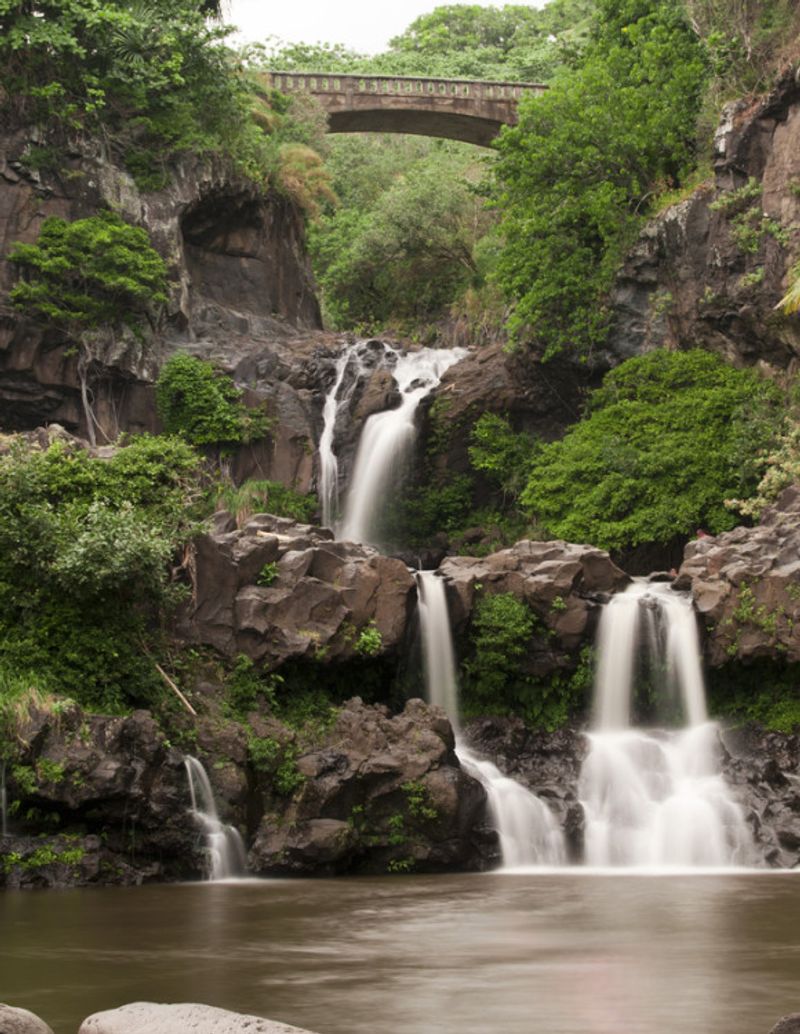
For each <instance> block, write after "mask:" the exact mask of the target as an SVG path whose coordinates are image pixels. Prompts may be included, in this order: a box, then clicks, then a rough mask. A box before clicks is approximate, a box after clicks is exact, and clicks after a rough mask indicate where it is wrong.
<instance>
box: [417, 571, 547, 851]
mask: <svg viewBox="0 0 800 1034" xmlns="http://www.w3.org/2000/svg"><path fill="white" fill-rule="evenodd" d="M417 585H418V589H419V618H420V626H421V631H422V647H423V654H424V659H425V682H426V685H427V690H428V700H429V701H430V703H432V704H438V705H439V707H442V708H443V709H444V710H445V711H446V712H447V715H448V717H449V718H450V722H451V724H452V726H453V730H454V732H455V734H456V752H457V754H458V757H459V760H460V761H461V764H462V765H463V766H464V768H465V769H466V770H467V771H468V772H469V773H470V775H472V776H474V777H475V778H476V779H477V780H478V781H479V782H480V783H482V784H483V786H484V788H485V790H486V795H487V798H488V801H489V811H490V813H491V816H492V819H493V821H494V824H495V828H496V829H497V833H498V836H499V838H500V849H501V851H502V855H503V865H504V867H506V868H513V869H516V868H524V867H528V866H534V865H563V864H564V862H565V860H566V848H565V845H564V837H563V835H562V833H561V829H560V828H559V825H558V822H557V821H556V818H555V816H554V815H553V813H552V812H551V811H550V809H549V808H548V807H547V805H546V804H545V803H544V802H543V801H542V800H540V799H539V798H538V797H537V796H536V795H535V794H532V793H531V792H530V790H528V789H526V788H525V787H524V786H522V785H521V784H520V783H517V782H516V781H515V780H513V779H509V778H508V777H507V776H504V775H503V774H502V772H501V771H500V770H499V769H498V768H497V766H496V765H493V764H492V763H491V762H490V761H484V760H483V759H481V758H478V757H476V755H475V754H473V753H472V751H471V750H470V749H469V748H468V747H467V746H466V745H465V744H464V743H463V741H462V740H461V739H460V724H459V719H460V715H459V707H458V680H457V677H456V664H455V655H454V651H453V638H452V635H451V632H450V617H449V614H448V610H447V596H446V593H445V583H444V579H442V578H440V577H438V575H436V573H435V572H433V571H420V572H419V573H418V574H417Z"/></svg>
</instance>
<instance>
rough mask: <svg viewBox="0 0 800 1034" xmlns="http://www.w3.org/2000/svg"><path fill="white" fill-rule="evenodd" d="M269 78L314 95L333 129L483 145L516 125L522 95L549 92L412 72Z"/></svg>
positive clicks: (532, 85) (535, 87) (282, 88)
mask: <svg viewBox="0 0 800 1034" xmlns="http://www.w3.org/2000/svg"><path fill="white" fill-rule="evenodd" d="M269 79H270V85H271V86H272V87H274V88H275V89H277V90H280V91H281V92H282V93H286V94H289V95H292V94H297V93H306V94H309V95H311V96H313V97H315V98H316V99H317V101H319V103H320V104H321V106H322V108H323V109H324V110H325V111H326V112H327V115H328V130H329V132H331V133H415V134H419V135H422V136H437V137H444V138H445V139H449V140H462V141H465V142H467V143H471V144H477V145H478V146H480V147H488V146H489V144H491V142H492V140H493V139H494V138H495V137H496V136H497V134H498V133H499V132H500V129H501V127H502V126H504V125H515V124H516V122H517V105H518V104H519V101H520V99H521V98H522V97H524V96H529V95H531V94H533V95H541V94H542V93H544V92H545V91H546V90H547V87H546V86H542V85H541V84H539V83H510V82H495V81H491V82H488V81H482V80H477V79H432V78H417V77H413V76H381V75H349V74H348V75H341V74H337V73H311V72H307V73H300V72H275V73H272V74H271V75H270V77H269Z"/></svg>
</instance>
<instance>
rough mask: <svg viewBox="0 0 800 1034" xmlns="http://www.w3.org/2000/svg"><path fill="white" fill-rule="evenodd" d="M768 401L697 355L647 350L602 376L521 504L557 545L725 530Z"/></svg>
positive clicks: (760, 436) (766, 438)
mask: <svg viewBox="0 0 800 1034" xmlns="http://www.w3.org/2000/svg"><path fill="white" fill-rule="evenodd" d="M778 399H779V394H778V392H777V390H776V389H775V388H774V387H772V386H771V385H769V384H768V383H766V382H763V381H761V380H759V378H758V377H757V376H756V375H755V374H754V373H753V372H751V371H746V370H735V369H733V367H730V366H727V365H726V364H725V363H723V362H722V361H721V360H720V359H718V358H717V357H715V356H713V355H711V354H710V353H707V352H702V351H699V350H694V351H688V352H667V351H663V350H662V351H656V352H651V353H650V354H648V355H644V356H640V357H637V358H634V359H630V360H628V361H627V362H625V363H623V364H622V365H621V366H619V367H618V368H617V369H616V370H613V371H612V372H611V373H610V374H608V376H607V377H606V379H605V381H604V382H603V386H602V387H601V388H600V389H599V390H598V391H596V392H595V393H594V394H593V395H592V397H591V400H590V411H589V415H588V416H587V417H586V418H585V419H584V420H582V421H581V422H580V423H578V424H576V425H574V426H573V427H572V428H571V429H570V431H569V432H568V433H567V435H566V436H565V437H564V438H563V439H562V440H560V441H557V442H552V443H550V444H548V445H544V446H542V448H541V451H540V452H539V454H538V455H537V456H536V457H535V459H534V461H533V464H532V466H531V469H530V473H529V479H528V484H527V486H526V488H525V490H524V492H523V493H522V497H521V499H522V504H523V505H524V506H525V507H526V508H527V509H528V510H529V511H530V512H531V513H533V514H535V516H536V517H537V519H538V520H539V521H540V522H541V523H543V524H544V525H545V527H546V528H547V529H548V531H549V532H550V533H551V534H552V535H553V536H556V537H559V538H565V539H568V540H570V541H573V542H590V543H592V544H593V545H596V546H600V547H601V548H604V549H622V548H626V547H630V546H636V545H638V544H640V543H666V542H669V541H670V540H671V539H673V538H674V537H675V536H679V535H688V534H690V533H691V532H693V531H694V530H695V529H696V528H698V527H703V528H706V529H708V530H709V531H711V532H714V533H717V532H720V531H725V530H727V529H729V528H731V527H733V526H734V523H735V519H734V517H733V515H732V514H731V512H730V510H729V509H727V508H726V506H725V499H726V498H728V497H730V496H732V495H734V494H739V495H742V496H747V495H748V494H749V493H750V492H751V491H752V490H753V489H754V488H755V484H756V461H757V457H758V455H759V452H760V450H761V449H763V448H764V447H765V446H766V445H767V444H768V443H769V442H770V441H772V440H773V438H774V435H775V432H776V429H777V427H779V418H778V414H777V403H778Z"/></svg>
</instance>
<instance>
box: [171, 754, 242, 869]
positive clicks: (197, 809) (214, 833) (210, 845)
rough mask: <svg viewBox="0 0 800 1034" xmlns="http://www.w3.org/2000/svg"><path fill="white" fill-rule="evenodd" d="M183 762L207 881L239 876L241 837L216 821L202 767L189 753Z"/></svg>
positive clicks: (207, 782) (211, 797)
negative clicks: (201, 837)
mask: <svg viewBox="0 0 800 1034" xmlns="http://www.w3.org/2000/svg"><path fill="white" fill-rule="evenodd" d="M183 761H184V764H185V765H186V774H187V776H188V778H189V793H190V795H191V799H192V809H191V810H192V815H193V816H194V818H195V820H196V822H197V823H198V825H199V826H200V828H201V829H202V830H203V832H204V833H205V838H206V853H207V856H208V878H209V879H210V880H226V879H231V877H235V876H240V875H241V874H242V872H244V870H245V867H246V862H245V850H244V843H243V842H242V838H241V836H240V835H239V832H238V830H236V829H234V828H233V826H226V825H225V824H224V823H223V822H221V821H220V818H219V815H218V814H217V805H216V802H215V801H214V793H213V791H212V789H211V783H210V782H209V780H208V775H207V773H206V770H205V769H204V768H203V766H202V764H201V763H200V762H199V761H198V760H197V758H193V757H191V755H189V754H187V755H186V756H185V757H184V759H183Z"/></svg>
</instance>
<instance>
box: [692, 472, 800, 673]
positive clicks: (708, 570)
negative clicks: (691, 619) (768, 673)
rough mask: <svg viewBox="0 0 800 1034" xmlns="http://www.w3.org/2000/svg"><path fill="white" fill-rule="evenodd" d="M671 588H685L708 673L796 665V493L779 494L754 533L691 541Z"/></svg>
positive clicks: (799, 603) (799, 544)
mask: <svg viewBox="0 0 800 1034" xmlns="http://www.w3.org/2000/svg"><path fill="white" fill-rule="evenodd" d="M675 586H676V588H683V589H691V592H692V595H693V597H694V602H695V606H696V607H697V610H698V612H699V614H700V617H701V619H702V620H703V622H704V623H705V626H706V630H707V632H708V635H707V639H706V644H707V658H708V662H709V663H710V664H711V665H712V666H715V667H716V666H721V665H723V664H726V663H728V662H729V661H731V660H747V659H755V658H759V657H765V658H771V659H775V660H778V661H780V662H782V663H783V662H785V661H792V662H794V661H800V487H798V486H793V487H790V488H787V489H785V490H784V492H783V493H782V494H781V496H780V497H779V499H778V500H777V502H776V503H775V505H774V506H771V507H770V508H769V509H767V510H766V511H765V512H764V514H763V516H762V519H761V523H760V524H759V525H758V526H757V527H755V528H735V529H734V530H733V531H728V532H725V533H723V534H721V535H717V536H715V537H714V536H705V537H702V538H699V539H695V540H694V541H693V542H690V543H689V544H688V545H687V547H686V550H685V553H684V562H683V564H682V565H681V568H680V571H679V572H678V579H677V581H676V583H675Z"/></svg>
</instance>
